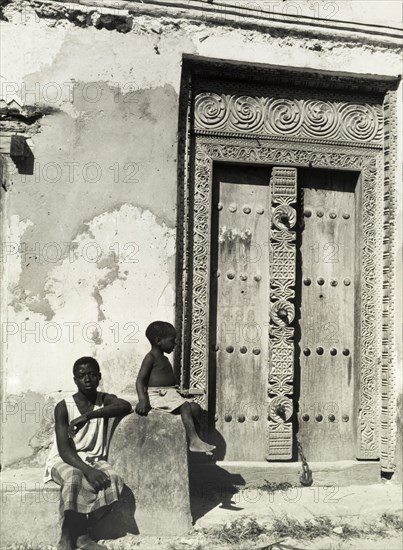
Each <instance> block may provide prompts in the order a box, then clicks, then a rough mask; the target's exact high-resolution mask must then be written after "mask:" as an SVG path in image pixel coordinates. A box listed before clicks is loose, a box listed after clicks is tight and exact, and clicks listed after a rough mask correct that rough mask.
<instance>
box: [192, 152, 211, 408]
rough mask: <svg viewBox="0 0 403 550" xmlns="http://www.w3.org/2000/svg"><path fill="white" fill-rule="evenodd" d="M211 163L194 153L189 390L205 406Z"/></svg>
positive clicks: (203, 155)
mask: <svg viewBox="0 0 403 550" xmlns="http://www.w3.org/2000/svg"><path fill="white" fill-rule="evenodd" d="M211 179H212V162H211V159H210V157H209V156H208V155H206V154H205V153H204V152H203V151H197V152H196V160H195V188H194V203H193V204H194V217H193V220H194V223H193V258H192V261H193V271H192V321H191V349H190V364H191V366H192V368H191V372H190V390H196V392H197V390H199V391H200V393H201V395H199V396H198V397H197V400H198V402H199V403H200V404H201V405H204V404H205V402H206V392H207V357H208V350H207V347H208V342H207V336H208V318H209V303H208V293H209V258H210V253H209V250H210V243H209V238H210V230H209V223H210V222H209V215H210V193H211Z"/></svg>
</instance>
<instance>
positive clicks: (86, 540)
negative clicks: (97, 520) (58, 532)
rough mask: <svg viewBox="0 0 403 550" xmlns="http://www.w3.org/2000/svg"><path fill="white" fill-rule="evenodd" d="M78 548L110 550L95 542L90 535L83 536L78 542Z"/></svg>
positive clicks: (84, 549) (83, 549)
mask: <svg viewBox="0 0 403 550" xmlns="http://www.w3.org/2000/svg"><path fill="white" fill-rule="evenodd" d="M76 546H77V548H80V549H81V550H108V549H107V548H106V546H104V545H103V544H98V543H97V542H95V540H92V539H91V538H90V537H89V536H88V535H81V536H79V537H78V539H77V542H76Z"/></svg>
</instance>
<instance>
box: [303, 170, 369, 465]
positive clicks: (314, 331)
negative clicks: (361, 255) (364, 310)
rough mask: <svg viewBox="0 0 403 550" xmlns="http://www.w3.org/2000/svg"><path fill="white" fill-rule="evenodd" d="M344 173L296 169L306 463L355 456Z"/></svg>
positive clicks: (351, 235) (349, 232)
mask: <svg viewBox="0 0 403 550" xmlns="http://www.w3.org/2000/svg"><path fill="white" fill-rule="evenodd" d="M356 179H357V177H356V176H355V175H354V174H351V173H346V172H331V171H326V170H309V171H308V170H307V171H301V172H300V173H299V182H300V184H301V186H302V194H303V212H302V213H301V214H302V222H303V223H302V231H301V234H300V258H301V272H300V276H301V280H300V289H301V307H300V320H299V325H300V336H301V337H300V357H299V363H300V397H299V415H298V422H299V438H300V441H301V443H302V446H303V450H304V452H305V455H306V457H307V459H308V460H313V461H334V460H347V459H353V458H354V457H355V450H356V429H357V425H356V421H357V412H358V411H357V407H356V401H357V387H358V376H359V365H358V364H357V360H356V353H355V349H354V348H355V341H356V338H357V334H356V323H355V316H356V314H358V312H357V307H358V308H359V303H358V302H357V296H358V295H359V294H358V293H357V287H356V273H355V262H356V254H357V253H358V250H359V245H358V243H357V231H356V223H355V202H356V201H355V183H356Z"/></svg>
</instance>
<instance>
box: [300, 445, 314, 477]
mask: <svg viewBox="0 0 403 550" xmlns="http://www.w3.org/2000/svg"><path fill="white" fill-rule="evenodd" d="M297 447H298V454H299V456H300V457H301V462H302V472H301V475H300V477H299V481H300V483H301V485H303V486H304V487H310V486H311V485H312V483H313V477H312V470H311V469H310V468H309V465H308V462H307V460H306V458H305V455H304V451H303V450H302V445H301V443H300V441H299V440H298V439H297Z"/></svg>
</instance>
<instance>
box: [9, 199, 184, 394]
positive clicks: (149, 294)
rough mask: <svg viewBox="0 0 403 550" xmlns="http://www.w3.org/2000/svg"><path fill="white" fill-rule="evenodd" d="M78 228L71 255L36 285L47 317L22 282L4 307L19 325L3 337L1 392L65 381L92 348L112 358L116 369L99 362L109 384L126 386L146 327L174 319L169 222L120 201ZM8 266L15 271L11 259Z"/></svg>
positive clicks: (172, 238)
mask: <svg viewBox="0 0 403 550" xmlns="http://www.w3.org/2000/svg"><path fill="white" fill-rule="evenodd" d="M81 227H82V228H83V231H82V233H80V234H78V235H77V236H76V237H75V242H76V243H77V245H78V246H77V247H76V248H75V249H74V254H73V256H70V257H67V258H65V259H64V260H63V261H62V262H61V263H59V264H58V265H54V266H51V267H50V268H49V272H48V275H47V277H46V281H45V284H44V286H43V288H42V289H41V296H43V300H46V303H47V305H48V307H49V308H50V310H51V311H52V317H51V322H48V319H49V315H48V311H47V310H44V309H41V308H40V307H39V306H38V302H35V296H32V295H29V294H28V293H27V292H25V291H24V290H23V289H21V287H19V289H20V290H21V292H20V294H19V295H18V294H17V295H16V298H18V300H19V307H18V308H15V307H14V308H13V307H10V308H9V317H8V321H9V323H15V325H16V326H18V332H17V333H16V334H14V335H10V336H9V337H8V367H7V370H8V372H9V373H11V372H12V373H13V375H12V376H9V377H8V380H7V391H8V392H11V393H18V392H19V391H22V390H23V389H24V388H26V387H30V388H31V389H32V390H34V391H38V392H41V393H46V392H49V391H53V390H54V389H56V388H55V384H56V387H57V388H59V389H62V388H63V387H66V385H68V384H70V383H71V382H70V366H71V365H72V364H73V362H74V361H75V360H76V359H77V358H78V357H79V356H81V355H95V356H97V357H98V359H99V360H100V362H101V364H102V363H103V361H106V363H107V364H108V361H109V362H110V361H114V359H113V358H114V357H116V359H117V366H116V369H117V370H116V371H114V372H109V371H108V368H106V369H105V370H106V373H105V376H104V379H105V380H106V382H107V383H108V384H107V385H108V387H109V388H110V387H111V386H112V389H113V390H115V391H118V390H119V389H123V388H125V387H129V386H130V384H131V383H132V381H133V380H134V379H135V376H136V373H137V369H138V368H139V365H140V362H141V357H142V356H143V355H144V354H145V353H146V351H147V349H148V342H147V341H146V339H145V337H144V330H145V328H146V326H147V325H148V324H149V323H150V322H151V321H153V320H155V319H156V318H165V319H167V320H170V321H172V320H173V316H174V315H173V311H174V302H175V296H174V259H175V231H174V229H172V228H169V227H167V226H166V225H165V224H162V223H160V222H159V221H158V220H157V219H156V217H155V216H154V215H153V214H152V213H151V212H149V211H147V210H143V209H140V208H137V207H135V206H133V205H121V206H120V207H118V208H116V209H114V210H112V211H111V212H105V213H103V214H101V215H99V216H95V217H94V218H93V219H92V220H87V221H86V222H85V225H81ZM94 243H97V244H99V246H100V248H99V253H100V257H99V258H95V257H91V258H90V257H86V256H85V254H83V251H84V250H85V248H86V247H87V246H88V245H91V247H92V245H93V244H94ZM111 251H113V254H112V253H111ZM13 261H14V262H17V263H18V260H17V258H13ZM14 272H15V273H19V269H18V267H17V266H15V267H14ZM15 291H16V290H15ZM38 300H39V299H38ZM32 303H35V308H32ZM32 309H35V312H33V311H32ZM32 344H34V345H35V354H32ZM52 365H53V367H52V376H51V378H50V379H49V377H48V375H47V374H46V373H47V372H49V367H50V366H52ZM116 375H118V376H116Z"/></svg>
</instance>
